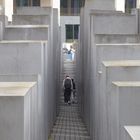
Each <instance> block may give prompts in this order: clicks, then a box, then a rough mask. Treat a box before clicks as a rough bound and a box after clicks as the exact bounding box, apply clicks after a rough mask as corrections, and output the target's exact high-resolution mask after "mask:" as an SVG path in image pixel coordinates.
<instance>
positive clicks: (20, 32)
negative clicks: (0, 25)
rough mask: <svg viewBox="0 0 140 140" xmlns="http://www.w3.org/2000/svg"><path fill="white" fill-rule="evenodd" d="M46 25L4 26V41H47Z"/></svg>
mask: <svg viewBox="0 0 140 140" xmlns="http://www.w3.org/2000/svg"><path fill="white" fill-rule="evenodd" d="M48 30H49V29H48V25H11V26H6V28H5V32H4V40H48V36H49V35H48V34H49V31H48Z"/></svg>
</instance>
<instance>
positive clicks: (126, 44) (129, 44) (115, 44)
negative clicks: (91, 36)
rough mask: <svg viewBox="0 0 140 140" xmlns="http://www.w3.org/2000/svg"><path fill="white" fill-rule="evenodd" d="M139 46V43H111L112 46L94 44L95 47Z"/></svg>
mask: <svg viewBox="0 0 140 140" xmlns="http://www.w3.org/2000/svg"><path fill="white" fill-rule="evenodd" d="M132 45H133V46H140V43H121V44H118V43H113V44H96V46H99V47H100V46H132Z"/></svg>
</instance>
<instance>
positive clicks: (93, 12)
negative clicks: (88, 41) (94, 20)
mask: <svg viewBox="0 0 140 140" xmlns="http://www.w3.org/2000/svg"><path fill="white" fill-rule="evenodd" d="M90 15H91V16H135V15H131V14H127V13H123V12H121V11H113V10H106V11H105V10H101V11H100V10H99V11H98V10H91V11H90Z"/></svg>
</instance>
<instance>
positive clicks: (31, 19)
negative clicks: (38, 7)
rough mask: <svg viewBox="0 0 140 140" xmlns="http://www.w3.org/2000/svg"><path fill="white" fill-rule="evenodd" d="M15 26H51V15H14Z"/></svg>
mask: <svg viewBox="0 0 140 140" xmlns="http://www.w3.org/2000/svg"><path fill="white" fill-rule="evenodd" d="M12 23H13V24H14V25H49V24H50V16H49V15H13V21H12Z"/></svg>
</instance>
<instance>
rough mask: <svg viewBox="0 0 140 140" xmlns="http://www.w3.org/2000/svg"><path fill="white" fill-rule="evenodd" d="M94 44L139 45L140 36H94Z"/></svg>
mask: <svg viewBox="0 0 140 140" xmlns="http://www.w3.org/2000/svg"><path fill="white" fill-rule="evenodd" d="M95 43H96V44H124V43H126V44H128V43H130V44H131V43H140V36H139V35H138V34H125V35H123V34H96V35H95Z"/></svg>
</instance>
